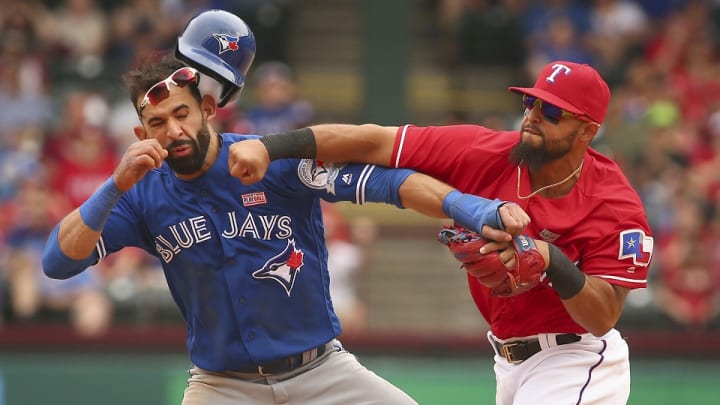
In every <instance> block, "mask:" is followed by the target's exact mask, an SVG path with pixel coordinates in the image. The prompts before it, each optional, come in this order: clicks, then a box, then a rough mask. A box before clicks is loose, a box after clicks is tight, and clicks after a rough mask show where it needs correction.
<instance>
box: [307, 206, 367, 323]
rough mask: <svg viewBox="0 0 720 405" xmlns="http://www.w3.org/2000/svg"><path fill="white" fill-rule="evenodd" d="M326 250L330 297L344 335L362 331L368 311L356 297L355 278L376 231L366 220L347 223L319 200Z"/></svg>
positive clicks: (330, 207)
mask: <svg viewBox="0 0 720 405" xmlns="http://www.w3.org/2000/svg"><path fill="white" fill-rule="evenodd" d="M321 205H322V212H323V223H324V226H325V240H326V241H327V248H328V269H329V271H330V296H331V297H332V302H333V308H334V309H335V313H336V314H337V316H338V317H339V318H340V322H341V324H342V328H343V333H354V332H358V331H362V330H363V329H364V328H365V327H366V325H367V308H366V305H365V303H364V302H363V300H362V299H361V298H360V296H359V294H358V276H359V273H360V272H362V271H363V270H364V269H365V266H366V264H367V260H368V256H369V254H370V249H372V245H373V244H374V243H375V240H376V236H377V229H376V225H375V223H374V222H373V221H372V220H370V219H368V218H361V219H359V220H357V221H355V222H354V223H350V222H349V221H348V220H347V219H346V218H345V217H344V216H343V215H342V213H341V212H340V211H339V210H338V208H337V207H336V206H335V205H333V204H331V203H327V202H325V201H321Z"/></svg>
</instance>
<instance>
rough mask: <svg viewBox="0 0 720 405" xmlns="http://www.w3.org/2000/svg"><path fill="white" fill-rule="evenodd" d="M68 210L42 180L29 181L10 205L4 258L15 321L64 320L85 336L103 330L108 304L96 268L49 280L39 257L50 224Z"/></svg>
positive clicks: (109, 312) (6, 209) (108, 314)
mask: <svg viewBox="0 0 720 405" xmlns="http://www.w3.org/2000/svg"><path fill="white" fill-rule="evenodd" d="M68 209H69V207H68V205H67V204H64V200H63V199H62V196H58V195H54V194H53V193H52V192H51V191H49V189H48V188H47V187H46V185H45V184H43V182H41V181H27V182H25V183H24V184H23V187H22V188H21V189H20V190H19V192H18V194H17V196H16V198H15V199H14V201H12V203H11V205H10V206H6V207H4V210H3V211H4V212H5V213H6V214H8V215H9V217H10V218H11V220H10V221H9V227H8V230H7V249H6V251H5V252H4V257H3V260H2V264H3V268H4V273H5V275H6V277H7V280H8V285H9V293H10V302H11V304H12V306H11V308H12V314H11V316H12V317H13V320H14V321H16V322H29V321H33V322H35V321H43V322H47V321H53V320H62V321H68V320H69V322H70V324H71V325H72V326H73V328H74V329H75V331H76V332H77V333H79V334H81V335H84V336H94V335H98V334H101V333H102V332H104V331H105V330H106V329H107V327H108V326H109V325H110V321H111V318H112V307H111V305H110V302H109V300H108V299H107V298H106V296H105V295H104V293H103V292H102V282H101V278H100V277H99V275H98V274H97V273H96V272H94V271H87V272H85V273H83V274H82V275H81V276H78V277H76V279H73V280H71V281H60V280H52V279H49V278H48V277H45V275H44V274H43V272H42V265H41V263H40V258H41V257H42V251H43V248H44V246H45V241H46V240H47V237H48V235H49V233H50V230H51V228H52V224H53V223H55V222H56V221H58V220H59V218H61V217H62V215H64V213H65V212H67V211H68Z"/></svg>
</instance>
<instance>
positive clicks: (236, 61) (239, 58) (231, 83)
mask: <svg viewBox="0 0 720 405" xmlns="http://www.w3.org/2000/svg"><path fill="white" fill-rule="evenodd" d="M175 57H176V58H177V59H179V60H180V61H182V62H184V63H186V64H188V65H189V66H192V67H194V68H196V69H197V70H199V71H200V72H201V73H203V74H206V75H208V76H210V77H212V78H214V79H216V80H218V81H219V82H220V83H221V84H222V86H223V90H222V94H221V95H220V100H218V106H219V107H223V106H224V105H225V104H226V103H227V102H229V101H231V100H232V99H234V98H235V97H237V95H238V94H239V93H240V90H242V88H243V86H244V85H245V77H246V76H247V72H248V70H249V69H250V65H252V62H253V60H254V59H255V36H254V35H253V33H252V31H251V30H250V27H248V25H247V24H245V22H244V21H243V20H242V19H241V18H240V17H238V16H236V15H234V14H232V13H230V12H227V11H224V10H207V11H203V12H201V13H200V14H198V15H196V16H195V17H193V18H192V19H190V21H189V22H188V23H187V25H186V26H185V29H184V30H183V31H182V32H181V33H180V35H179V36H178V39H177V42H176V44H175Z"/></svg>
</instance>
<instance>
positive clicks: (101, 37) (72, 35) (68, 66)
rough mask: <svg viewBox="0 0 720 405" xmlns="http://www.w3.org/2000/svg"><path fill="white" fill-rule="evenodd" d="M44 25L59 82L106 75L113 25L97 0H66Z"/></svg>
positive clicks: (46, 19)
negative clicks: (104, 57) (110, 30)
mask: <svg viewBox="0 0 720 405" xmlns="http://www.w3.org/2000/svg"><path fill="white" fill-rule="evenodd" d="M41 26H42V27H43V32H42V37H43V38H44V39H45V40H46V41H49V42H50V44H51V48H49V49H52V50H53V51H54V54H53V55H52V57H53V63H54V64H55V72H56V73H59V74H60V77H59V78H58V79H59V80H88V79H95V78H97V77H99V76H100V75H101V74H102V73H103V71H104V69H105V68H106V66H105V64H104V60H103V56H104V55H105V50H106V47H107V43H108V27H109V26H110V25H109V24H108V19H107V15H106V14H105V12H104V11H103V10H102V9H101V8H100V6H99V5H98V2H97V0H64V1H63V2H62V4H60V6H59V7H57V8H55V9H52V10H50V12H49V13H48V15H47V16H46V18H45V19H44V21H42V25H41Z"/></svg>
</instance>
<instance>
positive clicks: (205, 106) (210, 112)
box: [200, 95, 218, 121]
mask: <svg viewBox="0 0 720 405" xmlns="http://www.w3.org/2000/svg"><path fill="white" fill-rule="evenodd" d="M217 108H218V107H217V101H216V100H215V97H213V96H211V95H204V96H203V98H202V100H201V101H200V109H202V111H203V113H205V119H206V120H208V121H210V120H211V119H212V118H214V117H215V113H216V112H217Z"/></svg>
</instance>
